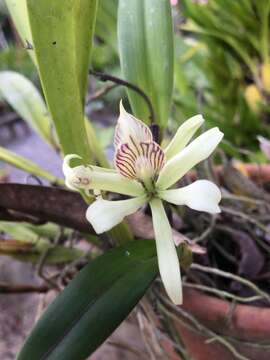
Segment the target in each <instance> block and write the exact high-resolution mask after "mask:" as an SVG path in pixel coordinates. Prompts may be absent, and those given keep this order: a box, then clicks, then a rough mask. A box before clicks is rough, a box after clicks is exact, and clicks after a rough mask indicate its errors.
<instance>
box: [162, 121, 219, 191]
mask: <svg viewBox="0 0 270 360" xmlns="http://www.w3.org/2000/svg"><path fill="white" fill-rule="evenodd" d="M222 138H223V133H222V132H221V131H219V129H218V128H217V127H216V128H213V129H210V130H208V131H206V132H205V133H203V134H202V135H200V136H199V137H197V138H196V139H195V140H193V141H192V142H191V143H190V144H189V145H188V146H186V147H185V148H184V149H183V150H182V151H180V152H179V153H178V154H177V155H175V156H174V157H172V158H171V159H170V160H169V161H168V162H166V164H165V165H164V167H163V168H162V170H161V172H160V174H159V178H158V180H157V187H158V188H159V189H160V190H165V189H168V188H169V187H170V186H171V185H173V184H175V183H176V181H178V180H179V179H180V178H181V177H182V176H183V175H185V174H186V173H187V172H188V171H189V170H190V169H192V168H193V167H194V166H195V165H197V164H198V163H200V162H201V161H203V160H205V159H206V158H208V156H210V155H211V153H212V152H213V151H214V150H215V148H216V147H217V146H218V144H219V143H220V141H221V139H222Z"/></svg>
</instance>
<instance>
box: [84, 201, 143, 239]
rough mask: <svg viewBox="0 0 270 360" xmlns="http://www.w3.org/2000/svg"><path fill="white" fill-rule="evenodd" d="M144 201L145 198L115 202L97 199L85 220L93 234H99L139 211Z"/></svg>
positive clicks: (88, 210) (89, 208)
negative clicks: (91, 227)
mask: <svg viewBox="0 0 270 360" xmlns="http://www.w3.org/2000/svg"><path fill="white" fill-rule="evenodd" d="M146 200H147V198H146V196H141V197H137V198H134V199H128V200H116V201H109V200H104V199H98V200H96V201H95V202H93V203H92V204H91V205H90V206H89V207H88V209H87V212H86V218H87V220H88V221H89V222H90V224H91V225H92V226H93V228H94V230H95V232H96V233H97V234H101V233H103V232H105V231H108V230H110V229H112V228H113V227H114V226H116V225H117V224H119V223H120V222H121V221H122V220H123V219H124V217H126V216H128V215H131V214H133V213H135V212H136V211H137V210H139V208H140V207H142V206H143V205H144V204H145V202H146Z"/></svg>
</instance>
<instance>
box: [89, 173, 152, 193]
mask: <svg viewBox="0 0 270 360" xmlns="http://www.w3.org/2000/svg"><path fill="white" fill-rule="evenodd" d="M91 176H92V177H91V183H90V187H89V188H90V189H95V190H104V191H110V192H115V193H118V194H123V195H129V196H142V195H144V194H145V190H144V188H143V186H142V185H141V184H140V183H139V182H138V181H136V180H132V179H128V178H125V177H123V176H122V175H121V174H118V173H110V172H107V171H104V172H102V171H93V172H92V175H91Z"/></svg>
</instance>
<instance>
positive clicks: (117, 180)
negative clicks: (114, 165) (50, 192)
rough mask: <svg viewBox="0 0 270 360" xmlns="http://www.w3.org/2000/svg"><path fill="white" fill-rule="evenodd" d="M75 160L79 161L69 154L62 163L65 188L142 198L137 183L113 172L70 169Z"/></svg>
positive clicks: (76, 167)
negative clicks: (71, 162) (72, 161)
mask: <svg viewBox="0 0 270 360" xmlns="http://www.w3.org/2000/svg"><path fill="white" fill-rule="evenodd" d="M75 158H77V159H81V157H80V156H78V155H75V154H71V155H67V156H65V158H64V162H63V173H64V175H65V180H66V186H67V187H69V188H70V189H72V190H77V189H87V190H104V191H111V192H115V193H119V194H123V195H129V196H142V195H143V194H144V193H145V191H144V188H143V186H142V185H141V184H140V183H139V182H138V181H136V180H131V179H127V178H125V177H123V176H122V175H120V174H119V173H118V172H116V171H115V170H109V169H104V168H101V167H97V166H91V165H89V166H84V165H79V166H75V167H73V168H72V167H70V161H71V160H72V159H75Z"/></svg>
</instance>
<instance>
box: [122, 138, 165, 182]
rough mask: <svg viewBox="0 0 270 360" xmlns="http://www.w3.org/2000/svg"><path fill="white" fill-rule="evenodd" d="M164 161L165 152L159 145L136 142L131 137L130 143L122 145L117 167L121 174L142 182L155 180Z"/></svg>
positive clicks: (152, 142)
mask: <svg viewBox="0 0 270 360" xmlns="http://www.w3.org/2000/svg"><path fill="white" fill-rule="evenodd" d="M164 161H165V154H164V151H163V150H162V149H161V147H160V146H159V145H158V144H157V143H155V142H154V141H151V142H136V141H135V140H134V139H133V138H132V137H131V136H130V142H129V143H126V144H122V145H121V146H120V148H119V149H118V150H117V152H116V156H115V166H116V168H117V169H118V171H119V172H120V174H122V175H123V176H125V177H127V178H129V179H136V180H139V181H142V182H144V181H145V180H149V179H152V180H155V177H156V176H157V175H158V174H159V172H160V170H161V169H162V167H163V166H164Z"/></svg>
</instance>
